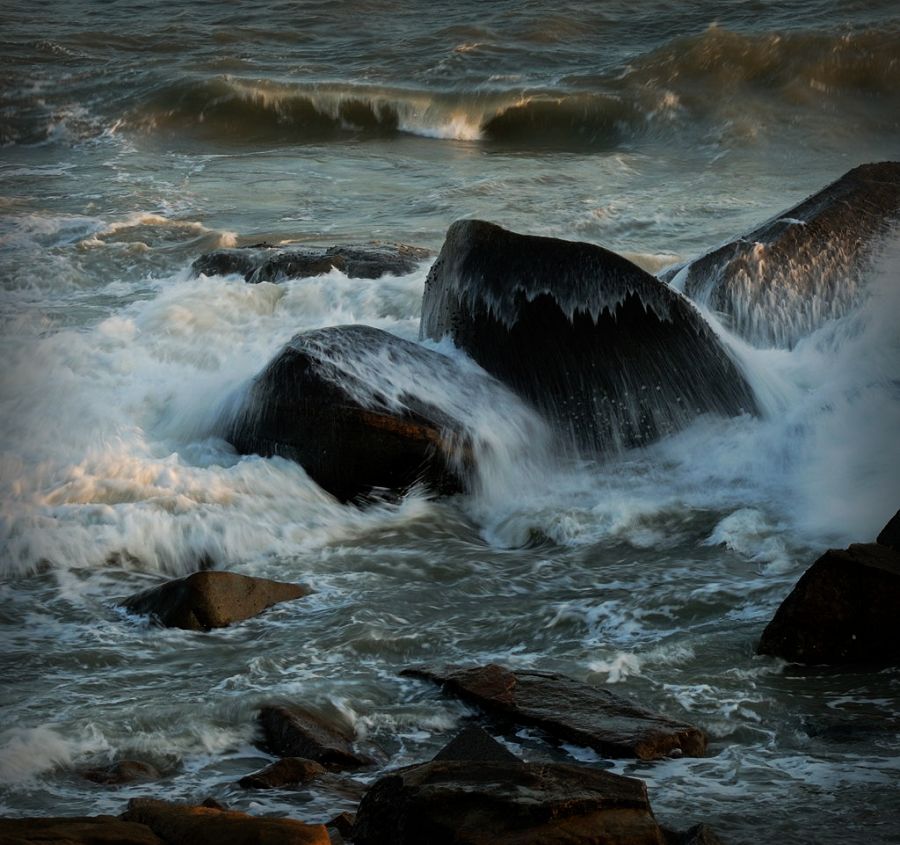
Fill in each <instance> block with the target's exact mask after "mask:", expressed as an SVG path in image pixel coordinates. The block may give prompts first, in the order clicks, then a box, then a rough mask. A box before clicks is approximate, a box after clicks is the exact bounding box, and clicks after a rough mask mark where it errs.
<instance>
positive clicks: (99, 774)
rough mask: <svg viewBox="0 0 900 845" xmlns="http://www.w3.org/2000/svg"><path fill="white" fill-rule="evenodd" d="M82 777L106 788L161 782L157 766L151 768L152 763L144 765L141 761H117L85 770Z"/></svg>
mask: <svg viewBox="0 0 900 845" xmlns="http://www.w3.org/2000/svg"><path fill="white" fill-rule="evenodd" d="M81 776H82V777H83V778H85V779H87V780H90V781H93V782H94V783H100V784H103V785H104V786H118V785H119V784H124V783H139V782H141V781H148V780H159V778H160V777H161V775H160V773H159V770H158V769H157V768H156V767H155V766H151V765H150V763H144V762H143V761H141V760H117V761H116V762H115V763H110V764H109V765H108V766H101V767H99V768H95V769H85V770H84V771H82V772H81Z"/></svg>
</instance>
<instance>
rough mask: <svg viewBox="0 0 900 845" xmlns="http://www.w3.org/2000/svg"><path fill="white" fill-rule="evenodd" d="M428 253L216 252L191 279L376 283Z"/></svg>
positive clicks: (359, 249) (349, 248) (350, 249)
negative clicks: (327, 278)
mask: <svg viewBox="0 0 900 845" xmlns="http://www.w3.org/2000/svg"><path fill="white" fill-rule="evenodd" d="M431 254H432V253H431V251H430V250H427V249H423V248H421V247H416V246H409V245H408V244H396V243H378V242H375V243H367V244H342V245H337V246H328V247H319V246H306V245H301V244H287V245H278V246H276V245H273V244H253V245H251V246H245V247H235V248H230V249H217V250H214V251H213V252H208V253H206V254H204V255H201V256H200V257H199V258H198V259H197V260H196V261H195V262H194V263H193V265H192V266H191V269H192V270H193V272H194V274H195V275H199V274H200V273H203V274H204V275H207V276H214V275H215V276H225V275H229V274H231V273H238V274H240V275H242V276H243V277H244V279H245V281H247V282H251V283H258V282H280V281H282V280H284V279H299V278H305V277H309V276H319V275H322V274H323V273H330V272H331V271H332V270H340V271H341V272H342V273H344V274H345V275H347V276H349V277H350V278H351V279H357V278H358V279H377V278H380V277H381V276H385V275H394V276H402V275H405V274H407V273H412V272H413V270H415V269H416V267H418V266H419V264H421V263H422V262H423V261H425V260H427V259H428V258H429V257H430V256H431Z"/></svg>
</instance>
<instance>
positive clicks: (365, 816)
mask: <svg viewBox="0 0 900 845" xmlns="http://www.w3.org/2000/svg"><path fill="white" fill-rule="evenodd" d="M351 837H352V840H353V842H354V843H355V845H424V843H428V845H524V843H541V845H563V843H566V845H571V843H575V842H577V843H579V845H664V843H665V840H664V838H663V834H662V832H661V830H660V828H659V826H658V825H657V823H656V820H655V819H654V817H653V812H652V811H651V809H650V804H649V802H648V800H647V791H646V788H645V787H644V784H643V783H642V782H641V781H639V780H633V779H632V778H625V777H621V776H619V775H614V774H611V773H609V772H604V771H600V770H597V769H590V768H587V767H584V766H570V765H563V764H558V763H556V764H554V763H542V764H537V763H522V762H516V761H506V762H493V761H479V762H476V763H473V762H470V761H455V760H444V761H436V762H431V763H424V764H422V765H418V766H411V767H408V768H405V769H400V770H398V771H396V772H392V773H390V774H387V775H385V776H383V777H381V778H380V779H379V780H377V781H376V782H375V783H374V784H373V785H372V787H371V789H369V791H368V792H367V793H366V795H365V797H364V798H363V800H362V802H361V803H360V805H359V810H358V811H357V814H356V822H355V824H354V826H353V830H352V833H351Z"/></svg>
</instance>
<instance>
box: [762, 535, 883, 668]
mask: <svg viewBox="0 0 900 845" xmlns="http://www.w3.org/2000/svg"><path fill="white" fill-rule="evenodd" d="M898 608H900V554H898V553H897V552H896V551H895V550H894V549H892V548H890V547H888V546H885V545H881V544H878V543H857V544H854V545H852V546H850V547H849V548H848V549H845V550H838V549H830V550H829V551H827V552H825V554H824V555H822V557H820V558H819V559H818V560H817V561H816V562H815V563H814V564H813V565H812V566H811V567H810V568H809V569H808V570H807V571H806V572H805V573H804V574H803V576H802V577H801V578H800V580H799V581H798V582H797V585H796V586H795V587H794V589H793V590H792V591H791V593H790V595H789V596H788V597H787V598H786V599H785V600H784V601H783V602H782V604H781V607H779V608H778V610H777V611H776V613H775V616H774V618H773V619H772V621H771V622H770V623H769V624H768V625H767V626H766V629H765V631H763V635H762V639H761V640H760V643H759V648H758V652H759V653H760V654H769V655H774V656H776V657H783V658H784V659H785V660H790V661H792V662H794V663H862V664H865V663H894V664H896V663H897V662H898V661H900V613H898Z"/></svg>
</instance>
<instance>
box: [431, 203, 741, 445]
mask: <svg viewBox="0 0 900 845" xmlns="http://www.w3.org/2000/svg"><path fill="white" fill-rule="evenodd" d="M421 335H422V337H427V338H433V339H440V338H442V337H444V336H445V335H449V336H450V337H451V338H452V339H453V341H454V343H456V345H457V346H459V347H461V348H462V349H464V350H465V351H466V352H468V354H469V355H471V356H472V358H474V359H475V360H476V361H477V362H478V363H479V364H480V365H481V366H482V367H484V369H485V370H487V371H488V372H489V373H491V374H492V375H494V376H496V377H497V378H498V379H500V380H501V381H502V382H504V383H505V384H507V385H509V386H510V387H511V388H512V389H513V390H514V391H515V392H516V393H518V394H519V395H521V396H522V397H524V398H525V399H526V400H528V401H530V402H531V403H532V404H533V405H534V406H536V407H537V408H538V410H540V411H541V412H542V413H543V414H544V415H545V416H546V417H547V418H548V419H549V420H550V421H552V422H553V423H554V424H555V426H556V428H557V429H559V430H560V431H561V432H562V433H563V434H564V435H565V436H567V437H568V438H571V440H572V441H573V442H574V443H575V444H576V445H577V446H578V447H579V448H580V449H588V450H589V451H592V452H594V451H614V450H617V449H620V448H623V447H628V446H634V445H640V444H643V443H647V442H649V441H651V440H653V439H655V438H658V437H660V436H662V435H665V434H667V433H669V432H672V431H676V430H677V429H679V428H681V427H683V426H685V425H686V424H688V423H689V422H690V421H691V420H693V419H694V418H695V417H696V416H697V415H698V414H701V413H704V412H707V411H710V412H714V413H719V414H726V415H733V414H740V413H742V412H753V411H754V410H755V409H756V403H755V401H754V398H753V395H752V392H751V390H750V388H749V387H748V385H747V383H746V381H745V380H744V378H743V376H742V375H741V373H740V372H739V370H738V368H737V367H736V366H735V364H734V362H733V361H732V360H731V358H730V357H729V356H728V354H727V353H726V352H725V350H724V348H723V347H722V345H721V344H720V343H719V341H718V339H717V338H716V337H715V335H714V334H713V332H712V331H711V330H710V328H709V327H708V326H707V325H706V323H705V322H704V321H703V319H702V318H701V317H700V315H699V313H698V312H697V311H696V310H695V309H694V307H693V306H692V305H691V304H690V303H688V302H687V301H686V300H685V299H684V298H683V297H682V296H681V295H680V294H678V293H676V292H675V291H673V290H671V289H670V288H669V287H668V286H666V285H664V284H663V283H661V282H660V281H659V280H658V279H656V278H654V277H653V276H651V275H650V274H649V273H646V272H644V271H643V270H641V269H640V268H639V267H637V266H636V265H634V264H632V263H631V262H630V261H627V260H626V259H624V258H622V257H621V256H619V255H616V254H615V253H613V252H609V251H608V250H605V249H603V248H602V247H599V246H595V245H593V244H587V243H575V242H571V241H562V240H557V239H555V238H543V237H534V236H528V235H519V234H515V233H513V232H509V231H507V230H505V229H501V228H500V227H499V226H495V225H493V224H491V223H485V222H483V221H480V220H460V221H457V222H456V223H454V224H453V225H452V226H451V227H450V229H449V230H448V232H447V238H446V240H445V242H444V246H443V248H442V249H441V252H440V255H439V256H438V258H437V260H436V261H435V263H434V265H433V266H432V268H431V271H430V273H429V275H428V279H427V281H426V283H425V295H424V299H423V303H422V324H421Z"/></svg>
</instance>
